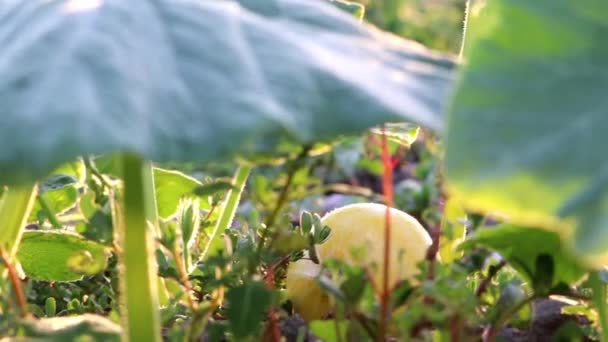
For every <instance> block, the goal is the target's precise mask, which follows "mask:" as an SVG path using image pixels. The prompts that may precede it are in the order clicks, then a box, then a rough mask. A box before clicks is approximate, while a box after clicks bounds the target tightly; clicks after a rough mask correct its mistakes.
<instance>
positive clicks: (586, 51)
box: [446, 0, 608, 265]
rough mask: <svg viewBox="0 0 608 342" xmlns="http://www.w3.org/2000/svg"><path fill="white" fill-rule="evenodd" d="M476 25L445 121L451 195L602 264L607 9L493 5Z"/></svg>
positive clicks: (561, 3) (607, 239)
mask: <svg viewBox="0 0 608 342" xmlns="http://www.w3.org/2000/svg"><path fill="white" fill-rule="evenodd" d="M483 11H484V12H483V14H482V15H480V16H479V17H478V18H476V20H475V21H474V22H473V23H472V24H474V25H476V26H477V27H476V28H474V32H475V34H474V35H472V37H470V38H471V39H469V41H468V42H467V44H470V49H469V51H468V53H467V56H466V60H467V66H466V68H465V69H464V72H463V74H462V76H461V77H460V83H459V84H458V87H457V90H456V92H455V96H454V98H453V103H452V106H451V110H450V113H449V114H450V115H449V123H448V132H447V152H446V158H447V159H446V164H447V165H446V174H447V180H448V183H449V191H450V192H451V194H452V195H454V196H456V197H457V198H458V199H459V200H461V201H463V202H464V203H465V204H466V206H467V207H469V208H473V209H477V210H482V211H486V212H490V211H492V212H499V213H502V214H505V215H506V216H508V218H509V219H511V220H513V221H514V222H518V223H521V224H524V225H533V226H543V227H547V228H550V229H552V230H556V231H559V232H560V233H561V234H562V238H563V239H564V241H567V242H568V243H569V244H570V245H571V246H570V247H573V248H574V249H575V250H576V251H577V253H578V254H580V255H582V256H584V257H586V258H588V260H589V261H590V262H592V263H593V264H594V265H602V264H605V263H606V260H607V258H606V257H608V159H607V158H606V153H605V151H604V146H606V144H607V143H608V140H607V139H606V134H605V131H606V130H608V97H607V96H606V89H608V45H606V44H605V37H606V35H607V34H608V22H607V21H606V15H605V14H606V13H608V2H606V1H603V0H584V1H569V0H537V1H527V0H508V1H507V0H496V1H489V2H488V4H487V6H486V8H485V9H484V10H483Z"/></svg>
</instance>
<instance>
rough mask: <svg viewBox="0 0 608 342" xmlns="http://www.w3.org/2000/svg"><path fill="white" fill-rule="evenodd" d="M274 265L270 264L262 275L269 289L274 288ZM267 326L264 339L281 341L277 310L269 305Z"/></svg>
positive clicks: (275, 341) (273, 341) (274, 341)
mask: <svg viewBox="0 0 608 342" xmlns="http://www.w3.org/2000/svg"><path fill="white" fill-rule="evenodd" d="M274 271H275V266H274V265H271V266H270V267H268V270H267V271H266V276H265V277H264V278H265V279H264V280H265V281H266V287H268V288H269V289H274V281H275V274H274ZM268 319H269V322H268V327H267V330H266V333H265V335H266V336H265V338H264V340H265V341H272V342H279V341H281V330H280V329H279V322H278V318H277V312H276V310H275V308H274V307H270V310H269V312H268Z"/></svg>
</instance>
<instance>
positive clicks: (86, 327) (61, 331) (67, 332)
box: [8, 314, 121, 342]
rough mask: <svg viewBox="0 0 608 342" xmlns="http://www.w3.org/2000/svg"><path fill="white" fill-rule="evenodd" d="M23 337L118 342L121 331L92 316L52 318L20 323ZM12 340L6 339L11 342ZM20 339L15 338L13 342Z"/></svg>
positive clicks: (109, 323) (51, 341) (99, 317)
mask: <svg viewBox="0 0 608 342" xmlns="http://www.w3.org/2000/svg"><path fill="white" fill-rule="evenodd" d="M21 326H22V328H23V329H22V331H23V333H22V334H23V335H24V336H25V337H33V338H40V339H43V340H44V341H49V342H54V341H57V342H63V341H90V340H92V341H108V342H113V341H116V342H118V341H120V333H121V329H120V326H118V325H117V324H116V323H114V322H112V321H110V320H109V319H107V318H105V317H103V316H98V315H92V314H84V315H80V316H71V317H53V318H42V319H36V320H26V321H23V322H21ZM11 340H12V339H8V341H11ZM20 340H21V339H17V338H15V339H14V341H20Z"/></svg>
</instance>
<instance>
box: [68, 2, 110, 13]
mask: <svg viewBox="0 0 608 342" xmlns="http://www.w3.org/2000/svg"><path fill="white" fill-rule="evenodd" d="M102 1H103V0H70V1H68V2H67V3H66V4H65V10H66V12H68V13H77V12H83V11H90V10H93V9H96V8H97V7H99V6H101V3H102Z"/></svg>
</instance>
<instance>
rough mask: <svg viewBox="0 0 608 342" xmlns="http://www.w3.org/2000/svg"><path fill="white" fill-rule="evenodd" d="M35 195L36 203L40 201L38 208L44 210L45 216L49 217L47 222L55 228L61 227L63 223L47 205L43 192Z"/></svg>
mask: <svg viewBox="0 0 608 342" xmlns="http://www.w3.org/2000/svg"><path fill="white" fill-rule="evenodd" d="M37 197H38V203H40V208H42V211H44V214H45V215H46V218H47V219H49V222H50V223H51V225H52V226H53V228H56V229H61V228H63V225H62V224H61V222H59V220H58V219H57V216H56V215H55V212H54V211H53V209H51V207H50V206H49V203H48V202H47V201H46V198H44V194H38V196H37Z"/></svg>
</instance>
